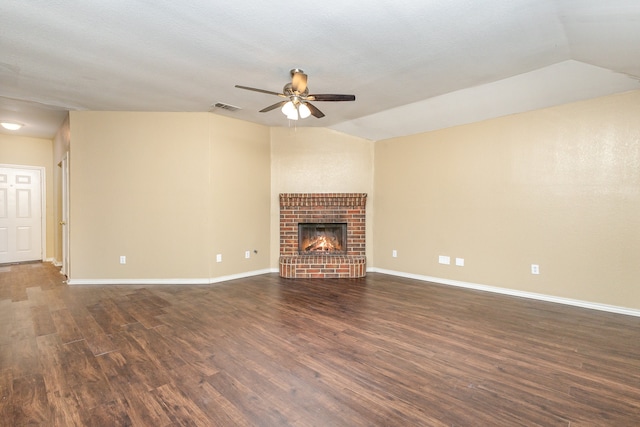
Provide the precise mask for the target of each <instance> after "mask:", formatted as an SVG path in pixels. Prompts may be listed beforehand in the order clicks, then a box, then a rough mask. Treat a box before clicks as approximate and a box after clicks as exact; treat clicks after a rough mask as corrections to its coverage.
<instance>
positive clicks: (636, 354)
mask: <svg viewBox="0 0 640 427" xmlns="http://www.w3.org/2000/svg"><path fill="white" fill-rule="evenodd" d="M0 425H3V426H26V425H42V426H65V427H66V426H288V425H290V426H518V425H522V426H637V425H640V318H637V317H631V316H622V315H616V314H611V313H603V312H598V311H591V310H586V309H580V308H575V307H568V306H562V305H557V304H551V303H545V302H540V301H531V300H526V299H520V298H514V297H508V296H502V295H495V294H490V293H483V292H477V291H471V290H465V289H457V288H452V287H447V286H441V285H436V284H429V283H425V282H418V281H414V280H409V279H403V278H397V277H393V276H386V275H382V274H369V275H368V276H367V277H366V278H364V279H326V280H325V279H321V280H291V279H282V278H280V277H278V276H277V275H276V274H268V275H263V276H256V277H251V278H247V279H241V280H234V281H230V282H225V283H220V284H215V285H210V286H166V285H161V286H115V285H114V286H71V287H70V286H67V285H66V284H65V283H64V282H63V276H61V275H60V274H59V272H58V270H57V269H56V268H55V267H53V266H51V265H49V264H41V263H34V264H21V265H11V266H6V265H5V266H0Z"/></svg>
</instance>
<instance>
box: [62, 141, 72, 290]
mask: <svg viewBox="0 0 640 427" xmlns="http://www.w3.org/2000/svg"><path fill="white" fill-rule="evenodd" d="M60 167H61V169H62V171H61V172H62V183H61V184H62V194H61V196H62V218H60V223H61V224H60V225H61V226H62V269H61V271H60V273H61V274H64V275H65V276H67V277H69V270H70V265H69V264H70V262H69V152H68V151H67V152H66V153H65V154H64V156H62V161H61V162H60Z"/></svg>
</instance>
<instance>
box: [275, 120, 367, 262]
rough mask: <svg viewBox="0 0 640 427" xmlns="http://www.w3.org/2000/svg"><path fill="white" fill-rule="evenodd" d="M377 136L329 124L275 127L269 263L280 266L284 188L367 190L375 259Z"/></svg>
mask: <svg viewBox="0 0 640 427" xmlns="http://www.w3.org/2000/svg"><path fill="white" fill-rule="evenodd" d="M373 147H374V145H373V142H371V141H368V140H366V139H362V138H357V137H353V136H349V135H345V134H343V133H340V132H336V131H333V130H330V129H325V128H305V127H301V128H297V129H296V128H284V127H278V128H271V267H272V268H278V257H279V245H280V222H279V218H280V205H279V199H278V195H279V194H280V193H367V195H368V197H367V235H366V239H367V263H368V266H370V265H371V262H372V259H373V244H372V237H373V209H372V207H373V200H374V195H373Z"/></svg>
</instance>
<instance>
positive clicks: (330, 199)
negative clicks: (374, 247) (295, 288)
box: [280, 193, 367, 277]
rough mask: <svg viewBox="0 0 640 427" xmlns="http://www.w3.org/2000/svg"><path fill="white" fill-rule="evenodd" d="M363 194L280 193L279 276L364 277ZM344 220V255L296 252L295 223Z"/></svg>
mask: <svg viewBox="0 0 640 427" xmlns="http://www.w3.org/2000/svg"><path fill="white" fill-rule="evenodd" d="M366 203H367V195H366V193H284V194H280V275H281V276H283V277H363V276H364V275H365V254H366ZM301 222H320V223H322V222H326V223H330V222H346V223H347V253H346V256H344V255H340V256H331V255H324V256H317V255H299V254H298V223H301Z"/></svg>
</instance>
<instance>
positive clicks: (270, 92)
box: [236, 85, 285, 97]
mask: <svg viewBox="0 0 640 427" xmlns="http://www.w3.org/2000/svg"><path fill="white" fill-rule="evenodd" d="M236 87H237V88H238V89H245V90H252V91H254V92H261V93H267V94H269V95H276V96H282V97H285V96H284V94H282V93H278V92H273V91H271V90H264V89H256V88H255V87H249V86H240V85H236Z"/></svg>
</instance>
